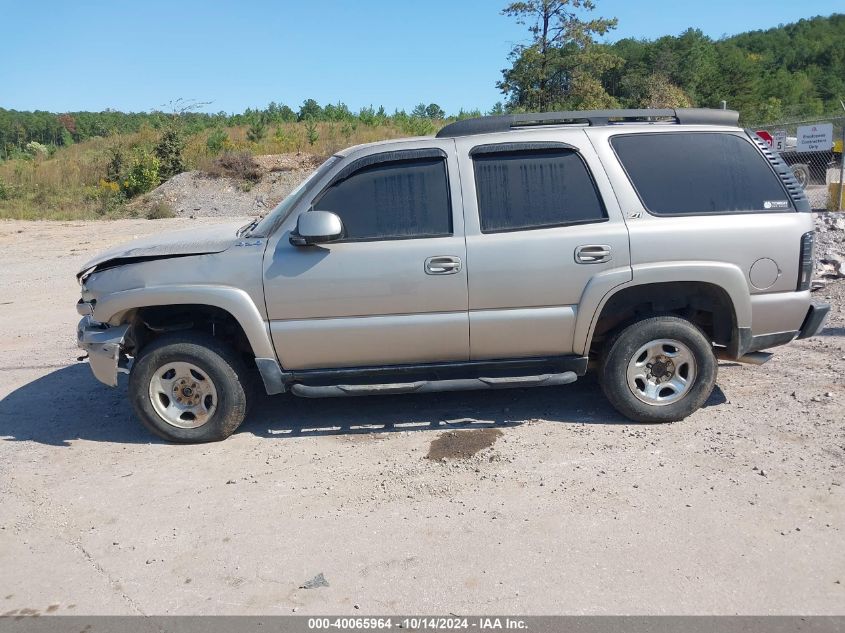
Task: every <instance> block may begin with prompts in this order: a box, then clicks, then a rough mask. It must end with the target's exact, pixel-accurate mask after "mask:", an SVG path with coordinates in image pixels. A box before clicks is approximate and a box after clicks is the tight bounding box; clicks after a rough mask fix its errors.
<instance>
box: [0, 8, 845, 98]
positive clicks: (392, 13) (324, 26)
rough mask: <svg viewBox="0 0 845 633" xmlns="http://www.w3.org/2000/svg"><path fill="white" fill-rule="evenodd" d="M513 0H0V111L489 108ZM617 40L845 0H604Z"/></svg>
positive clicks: (743, 23)
mask: <svg viewBox="0 0 845 633" xmlns="http://www.w3.org/2000/svg"><path fill="white" fill-rule="evenodd" d="M505 4H506V2H505V0H427V1H426V2H410V1H407V0H406V1H403V0H392V1H387V0H370V1H367V0H357V1H352V0H348V1H340V0H306V1H304V2H303V1H301V0H300V1H298V2H286V1H278V2H270V1H269V0H239V1H237V2H227V3H224V2H216V1H215V0H204V1H199V0H187V1H179V0H170V1H169V2H165V1H161V0H142V1H140V2H120V1H119V0H110V1H108V2H105V1H100V2H94V1H87V0H64V1H52V0H44V1H36V0H29V1H15V0H0V23H2V24H3V25H4V26H3V40H2V48H3V56H2V59H3V60H2V63H0V107H4V108H14V109H19V110H34V109H42V110H51V111H55V112H63V111H73V110H103V109H105V108H113V109H118V110H126V111H146V110H150V109H153V108H157V107H160V106H161V105H162V104H165V103H167V102H169V101H171V100H173V99H176V98H179V97H182V98H187V99H198V100H202V101H211V102H212V104H211V105H210V106H208V107H207V108H206V109H207V110H210V111H220V110H223V111H226V112H240V111H243V110H244V109H245V108H247V107H264V106H266V105H267V103H269V102H270V101H276V102H279V103H287V104H289V105H291V106H293V107H294V108H295V109H296V108H297V107H298V106H299V104H301V103H302V101H303V100H304V99H306V98H309V97H310V98H314V99H317V100H318V101H319V102H320V103H322V104H325V103H327V102H332V103H336V102H337V101H344V102H345V103H346V104H347V105H349V106H350V108H352V109H353V110H355V109H358V108H360V107H361V106H365V105H369V104H373V105H375V106H378V105H381V104H383V105H384V106H385V107H386V108H387V109H388V110H390V111H392V110H393V109H394V108H405V109H410V108H412V107H413V106H414V105H415V104H417V103H419V102H421V101H422V102H425V103H429V102H431V101H434V102H437V103H438V104H440V105H441V106H442V107H443V108H444V109H446V111H447V112H456V111H457V110H458V109H459V108H462V107H463V108H466V109H472V108H481V109H489V107H490V106H492V105H493V104H494V103H495V102H496V101H498V100H501V95H500V94H499V92H498V91H497V90H496V88H495V83H496V81H497V80H498V79H499V77H500V71H501V69H502V68H504V67H505V65H506V63H507V59H506V58H507V54H508V51H509V50H510V47H511V46H512V45H513V44H514V43H515V42H519V41H523V40H524V39H525V30H524V27H520V26H518V25H516V24H515V23H514V21H513V20H512V19H510V18H507V17H504V16H502V15H500V10H501V8H502V6H504V5H505ZM596 5H597V10H596V12H595V13H596V14H597V15H604V16H615V17H618V18H619V28H618V29H617V30H616V31H613V32H612V33H611V34H610V39H611V40H616V39H620V38H623V37H638V38H655V37H659V36H661V35H667V34H673V35H674V34H678V33H680V32H681V31H683V30H684V29H686V28H687V27H690V26H692V27H697V28H700V29H701V30H703V31H704V32H705V33H706V34H708V35H710V36H712V37H714V38H715V37H721V36H723V35H730V34H733V33H737V32H741V31H745V30H751V29H764V28H769V27H772V26H777V25H778V24H782V23H788V22H793V21H795V20H798V19H800V18H802V17H803V18H806V17H812V16H815V15H829V14H830V13H833V12H835V11H837V10H839V11H842V10H843V9H845V7H843V5H842V0H830V1H829V0H807V1H804V2H795V1H794V0H791V1H786V0H710V1H709V2H707V3H699V2H695V3H693V2H687V1H685V0H671V1H670V0H638V1H632V0H596Z"/></svg>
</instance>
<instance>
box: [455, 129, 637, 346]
mask: <svg viewBox="0 0 845 633" xmlns="http://www.w3.org/2000/svg"><path fill="white" fill-rule="evenodd" d="M536 136H537V135H534V134H533V133H523V134H521V135H520V141H519V142H514V132H510V133H507V134H503V135H495V136H492V137H489V136H488V137H485V138H484V141H483V142H482V141H479V139H478V138H473V137H471V136H470V137H463V138H459V139H457V143H458V155H459V161H460V167H461V180H462V190H463V200H464V214H465V222H466V249H467V269H468V273H469V279H468V284H469V287H468V295H469V323H470V357H471V359H473V360H481V359H494V358H517V357H538V356H561V355H570V354H578V355H582V354H584V349H583V341H579V340H577V339H578V338H580V337H576V335H575V331H576V321H577V320H578V310H579V303H581V299H582V296H583V295H584V294H585V290H586V289H587V288H588V286H592V289H593V290H596V288H598V292H597V293H596V292H591V294H592V295H596V294H597V295H598V296H602V295H603V294H604V290H602V288H604V289H606V290H609V289H610V288H612V287H613V286H615V285H618V284H620V283H623V282H625V281H628V280H630V278H631V274H630V257H629V251H628V232H627V229H626V227H625V222H624V220H623V219H622V216H621V213H620V211H619V207H618V204H617V203H616V199H615V197H614V195H613V190H612V188H611V186H610V182H609V181H608V179H607V176H606V175H605V173H604V170H603V168H602V166H601V163H600V162H599V159H598V157H597V156H596V154H595V152H594V150H593V148H592V145H591V144H590V142H589V140H588V139H587V137H586V135H585V134H584V132H583V131H582V130H560V131H548V130H544V131H543V132H542V139H539V138H538V139H537V140H536V141H535V140H533V138H532V137H536ZM550 139H551V140H550ZM587 318H588V319H589V318H592V317H591V315H588V317H587ZM579 331H580V328H579Z"/></svg>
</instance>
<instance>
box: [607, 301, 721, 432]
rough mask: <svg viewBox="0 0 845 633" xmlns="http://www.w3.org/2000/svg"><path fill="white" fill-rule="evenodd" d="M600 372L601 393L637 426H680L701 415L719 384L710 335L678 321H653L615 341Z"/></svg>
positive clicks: (635, 326)
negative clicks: (681, 421) (654, 424)
mask: <svg viewBox="0 0 845 633" xmlns="http://www.w3.org/2000/svg"><path fill="white" fill-rule="evenodd" d="M605 350H606V352H605V354H604V358H603V359H602V364H601V369H600V372H599V381H600V384H601V388H602V391H603V392H604V394H605V396H607V399H608V400H609V401H610V403H611V404H612V405H613V407H614V408H615V409H616V410H617V411H619V413H621V414H622V415H624V416H625V417H627V418H630V419H632V420H635V421H637V422H675V421H677V420H682V419H683V418H685V417H687V416H688V415H690V414H691V413H693V412H694V411H697V410H698V409H699V408H700V407H701V406H702V405H703V404H704V403H705V402H706V401H707V398H708V397H710V393H711V392H712V391H713V387H714V386H715V384H716V373H717V369H718V364H717V362H716V357H715V356H714V354H713V347H712V345H711V343H710V340H709V339H708V338H707V336H706V335H705V334H704V333H703V332H702V331H701V330H700V329H699V328H698V327H696V326H695V325H693V324H692V323H690V322H689V321H686V320H684V319H681V318H678V317H674V316H658V317H649V318H645V319H642V320H640V321H636V322H635V323H632V324H631V325H628V326H627V327H625V328H623V329H621V330H620V331H618V332H617V333H616V334H615V335H614V336H612V337H611V338H610V340H609V341H608V343H607V346H606V348H605Z"/></svg>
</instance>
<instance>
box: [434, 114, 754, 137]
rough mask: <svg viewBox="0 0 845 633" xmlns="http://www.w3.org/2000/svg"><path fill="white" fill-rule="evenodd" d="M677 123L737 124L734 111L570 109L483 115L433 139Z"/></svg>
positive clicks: (444, 129) (458, 123)
mask: <svg viewBox="0 0 845 633" xmlns="http://www.w3.org/2000/svg"><path fill="white" fill-rule="evenodd" d="M658 122H660V123H677V124H680V125H694V124H697V125H727V126H736V125H738V124H739V112H737V111H736V110H715V109H711V108H662V109H658V108H643V109H640V110H572V111H569V112H537V113H532V112H528V113H524V114H505V115H501V116H483V117H478V118H475V119H464V120H463V121H455V122H454V123H450V124H449V125H447V126H445V127H444V128H443V129H441V130H440V131H439V132H438V133H437V138H449V137H454V136H472V135H474V134H489V133H491V132H509V131H510V130H513V129H515V128H517V129H518V128H523V127H534V126H540V125H590V126H594V125H614V124H617V123H658Z"/></svg>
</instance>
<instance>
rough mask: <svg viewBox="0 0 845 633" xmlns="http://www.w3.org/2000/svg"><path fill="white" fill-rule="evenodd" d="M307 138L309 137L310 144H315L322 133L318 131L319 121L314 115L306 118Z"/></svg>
mask: <svg viewBox="0 0 845 633" xmlns="http://www.w3.org/2000/svg"><path fill="white" fill-rule="evenodd" d="M305 138H307V139H308V144H309V145H314V143H316V142H317V141H318V140H319V138H320V135H319V134H318V133H317V122H316V121H315V120H314V117H313V116H308V117H307V118H306V119H305Z"/></svg>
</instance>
